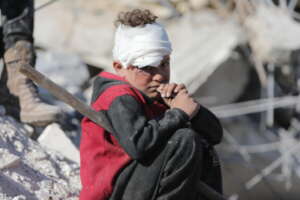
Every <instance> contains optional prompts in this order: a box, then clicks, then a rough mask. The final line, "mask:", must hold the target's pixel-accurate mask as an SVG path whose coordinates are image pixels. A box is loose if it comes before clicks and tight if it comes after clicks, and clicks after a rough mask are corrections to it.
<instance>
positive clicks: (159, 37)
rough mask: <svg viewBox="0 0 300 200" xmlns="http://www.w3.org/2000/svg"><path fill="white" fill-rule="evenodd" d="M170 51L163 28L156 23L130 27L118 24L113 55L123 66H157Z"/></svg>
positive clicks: (169, 44)
mask: <svg viewBox="0 0 300 200" xmlns="http://www.w3.org/2000/svg"><path fill="white" fill-rule="evenodd" d="M171 52H172V48H171V43H170V41H169V38H168V35H167V33H166V31H165V29H164V28H163V27H162V26H161V25H160V24H158V23H153V24H146V25H145V26H143V27H141V26H137V27H130V26H126V25H123V24H121V25H119V26H118V28H117V30H116V34H115V45H114V48H113V57H114V60H115V61H119V62H121V64H122V65H123V66H124V67H128V66H129V65H133V66H137V67H139V68H141V67H145V66H154V67H158V66H159V65H160V63H161V61H162V60H163V57H164V56H166V55H170V54H171Z"/></svg>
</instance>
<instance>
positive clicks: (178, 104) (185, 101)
mask: <svg viewBox="0 0 300 200" xmlns="http://www.w3.org/2000/svg"><path fill="white" fill-rule="evenodd" d="M157 91H158V92H159V93H160V94H161V97H162V99H163V100H164V102H165V103H166V104H167V105H168V106H169V107H170V108H179V109H181V110H183V111H184V112H185V113H186V114H187V115H188V116H189V117H190V119H192V118H193V117H194V116H195V114H197V112H198V110H199V108H200V105H199V103H197V102H196V101H195V100H194V98H193V97H191V96H190V95H189V93H188V90H187V88H186V87H185V85H184V84H176V83H168V84H161V85H160V86H159V87H158V88H157Z"/></svg>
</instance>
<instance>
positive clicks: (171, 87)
mask: <svg viewBox="0 0 300 200" xmlns="http://www.w3.org/2000/svg"><path fill="white" fill-rule="evenodd" d="M176 87H177V84H175V83H170V84H168V86H167V88H166V97H167V98H169V97H171V95H172V94H173V92H174V90H175V88H176Z"/></svg>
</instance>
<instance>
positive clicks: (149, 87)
mask: <svg viewBox="0 0 300 200" xmlns="http://www.w3.org/2000/svg"><path fill="white" fill-rule="evenodd" d="M115 69H116V67H115ZM116 71H117V73H118V74H119V75H121V76H122V77H123V78H125V79H126V80H127V81H128V82H129V83H130V84H131V85H132V86H133V87H135V88H137V89H138V90H140V91H142V92H143V93H144V94H146V95H147V96H148V97H150V98H152V99H156V98H159V97H160V93H159V92H158V91H157V88H158V87H159V86H160V84H161V83H168V82H169V79H170V56H165V57H164V59H163V60H162V61H161V63H160V65H159V66H158V67H152V66H146V67H143V68H138V67H135V66H128V67H127V68H122V69H120V70H117V69H116Z"/></svg>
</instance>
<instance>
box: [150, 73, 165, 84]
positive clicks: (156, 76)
mask: <svg viewBox="0 0 300 200" xmlns="http://www.w3.org/2000/svg"><path fill="white" fill-rule="evenodd" d="M167 79H168V77H166V75H165V74H164V73H155V74H154V76H153V80H154V81H157V82H159V83H163V82H166V81H167Z"/></svg>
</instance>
